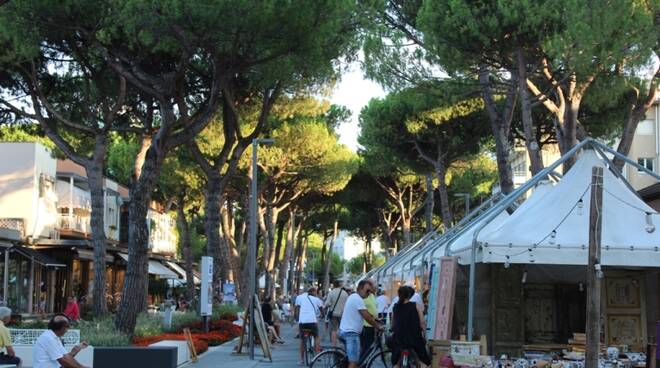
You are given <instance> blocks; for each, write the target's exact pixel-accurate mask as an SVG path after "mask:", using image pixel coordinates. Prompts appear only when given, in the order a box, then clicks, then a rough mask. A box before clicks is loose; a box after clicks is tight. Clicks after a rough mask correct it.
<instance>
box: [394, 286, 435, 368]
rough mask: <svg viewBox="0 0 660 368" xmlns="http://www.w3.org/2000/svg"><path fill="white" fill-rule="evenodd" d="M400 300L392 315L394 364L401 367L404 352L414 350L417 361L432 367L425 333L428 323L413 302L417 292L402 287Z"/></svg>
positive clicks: (408, 287)
mask: <svg viewBox="0 0 660 368" xmlns="http://www.w3.org/2000/svg"><path fill="white" fill-rule="evenodd" d="M398 294H399V300H398V301H397V303H396V304H395V305H394V308H393V310H394V311H393V313H392V331H393V334H392V341H393V344H392V345H393V346H390V348H391V349H392V364H393V365H394V366H395V367H398V366H399V364H398V363H399V358H400V357H401V352H402V351H403V350H412V351H414V352H415V355H416V357H417V359H418V360H419V361H420V362H421V363H423V364H425V365H431V358H430V356H429V353H428V351H427V350H426V341H425V340H424V333H425V331H426V323H425V321H424V315H423V314H422V312H421V311H420V310H419V308H418V307H417V305H416V304H417V303H415V302H413V301H412V297H413V295H414V294H415V290H414V289H413V288H411V287H410V286H402V287H400V288H399V290H398Z"/></svg>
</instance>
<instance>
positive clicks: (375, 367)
mask: <svg viewBox="0 0 660 368" xmlns="http://www.w3.org/2000/svg"><path fill="white" fill-rule="evenodd" d="M365 367H366V368H392V367H393V366H392V352H391V351H389V350H382V351H381V352H379V353H378V354H374V355H372V356H371V358H370V359H369V361H367V365H366V366H365Z"/></svg>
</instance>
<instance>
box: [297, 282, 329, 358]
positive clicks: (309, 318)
mask: <svg viewBox="0 0 660 368" xmlns="http://www.w3.org/2000/svg"><path fill="white" fill-rule="evenodd" d="M322 309H323V302H322V301H321V299H319V298H317V297H316V288H314V287H311V288H309V289H308V290H307V292H306V293H302V294H300V295H298V297H297V298H296V310H295V318H296V320H297V321H298V331H299V333H300V361H299V362H298V365H304V364H305V363H304V361H305V339H304V338H303V337H304V336H303V335H304V334H305V333H307V334H309V335H311V336H314V351H316V352H317V353H320V352H321V339H320V338H319V324H318V319H319V317H320V316H321V310H322Z"/></svg>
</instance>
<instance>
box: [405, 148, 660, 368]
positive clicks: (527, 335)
mask: <svg viewBox="0 0 660 368" xmlns="http://www.w3.org/2000/svg"><path fill="white" fill-rule="evenodd" d="M605 149H607V148H606V147H603V146H602V145H600V144H598V143H597V142H593V141H591V140H587V141H585V142H583V143H582V144H581V145H580V146H579V147H577V148H576V149H575V150H574V152H575V153H577V152H578V151H580V150H581V152H580V156H579V159H578V160H577V162H576V163H575V164H574V166H573V167H572V169H571V170H570V171H569V172H568V173H566V175H565V176H564V177H563V178H561V180H558V181H557V182H556V184H553V183H550V182H545V183H543V180H546V179H547V172H548V171H551V170H553V169H554V167H556V166H557V165H558V164H554V165H551V167H549V168H548V169H547V170H546V172H544V173H543V172H542V173H541V174H542V175H539V176H536V177H535V178H533V179H532V182H530V183H527V184H525V185H524V186H523V187H522V188H521V189H520V190H517V191H514V192H513V193H511V195H510V196H509V197H507V198H506V199H505V200H503V201H502V203H501V205H499V206H496V207H495V208H493V209H492V210H490V211H488V212H486V213H484V215H482V216H481V217H479V218H477V219H476V220H475V221H473V223H472V225H471V226H469V228H468V229H467V230H465V231H463V232H462V234H460V235H458V236H457V237H456V238H454V239H452V240H451V241H449V242H446V244H444V245H442V246H440V247H438V248H437V249H435V250H434V252H433V253H432V256H431V257H432V260H433V261H434V263H435V265H436V266H437V265H438V258H439V257H440V256H443V255H450V256H454V257H456V260H457V261H458V264H459V265H460V266H459V267H458V271H456V279H457V280H456V282H457V286H456V292H455V294H454V295H453V297H454V301H455V306H456V307H455V314H454V319H453V323H452V334H451V337H452V338H458V337H459V336H460V335H465V334H468V336H467V339H468V340H469V339H470V338H472V339H475V340H479V337H480V336H483V337H484V340H485V342H486V345H487V346H488V348H487V351H485V352H483V351H482V353H484V354H485V353H488V354H490V355H495V356H498V357H499V356H500V354H509V356H513V357H520V358H525V357H527V358H529V359H527V360H526V362H527V363H526V364H530V365H535V364H532V360H534V359H535V360H536V361H539V360H542V361H546V362H547V363H548V364H551V361H553V360H554V361H558V359H564V358H566V359H569V358H570V359H575V360H577V361H579V360H580V359H581V358H582V357H583V353H584V332H585V331H584V328H585V327H584V326H585V311H586V307H585V302H586V292H585V291H584V290H585V288H584V284H585V273H586V264H587V251H588V224H589V206H590V190H591V185H590V184H591V182H590V179H591V169H592V167H594V166H600V167H604V168H605V170H604V172H605V174H604V178H603V206H602V213H601V216H602V223H603V226H602V228H603V232H602V246H601V252H602V258H601V266H602V270H603V277H604V282H603V285H604V287H603V303H602V311H603V331H604V334H603V341H602V348H603V350H605V349H606V348H607V347H610V348H616V349H618V351H619V352H622V353H623V352H626V354H628V355H621V358H622V359H623V358H626V357H627V358H628V360H627V363H626V364H630V365H636V364H638V361H639V360H642V359H641V358H642V357H643V353H644V352H645V351H646V346H647V341H648V337H649V336H653V335H654V334H655V327H654V325H655V321H656V320H657V318H658V316H657V313H656V310H657V307H658V300H657V295H658V269H657V267H660V251H659V246H660V231H656V229H655V224H656V223H657V222H658V221H660V219H659V218H658V214H657V212H656V211H655V210H653V209H652V208H650V207H649V206H647V205H646V204H645V203H644V202H643V201H642V200H641V199H640V198H639V197H638V196H637V194H636V193H635V192H634V191H633V190H632V189H631V188H630V187H629V185H628V184H627V182H626V181H625V179H623V178H622V177H620V176H618V175H617V174H616V173H615V172H614V171H611V170H609V167H610V162H609V159H608V158H607V156H605V155H604V154H603V153H602V151H601V150H605ZM643 169H644V168H641V169H640V170H643ZM653 176H654V177H657V175H655V174H653ZM534 187H536V189H535V192H534V193H533V194H532V195H531V196H530V197H529V198H528V199H527V200H526V201H525V202H523V203H522V205H520V206H519V207H518V208H515V209H514V208H513V207H512V205H513V204H514V203H515V201H516V200H517V199H519V198H524V197H525V196H526V192H528V191H529V190H530V189H532V188H534ZM473 255H474V257H473ZM412 264H413V265H414V264H415V262H413V263H412ZM422 264H423V263H422ZM433 282H438V283H441V282H440V280H434V279H432V283H433ZM432 290H433V289H432ZM436 297H437V291H436V294H434V293H433V292H432V295H431V297H430V299H431V303H433V300H434V299H435V298H436ZM470 305H471V306H472V310H471V311H470V310H469V309H468V306H470ZM466 310H467V311H468V312H471V313H466ZM430 322H432V325H433V326H432V328H434V327H435V325H437V321H432V320H431V321H430ZM471 324H472V325H473V326H474V328H473V329H470V325H471ZM469 331H472V335H471V336H470V335H469ZM557 353H559V354H561V355H557ZM611 358H614V357H611ZM607 359H608V358H607V356H605V355H604V356H603V362H607ZM491 363H492V362H491ZM520 364H522V362H521V363H520ZM555 364H556V362H555ZM562 364H563V363H562Z"/></svg>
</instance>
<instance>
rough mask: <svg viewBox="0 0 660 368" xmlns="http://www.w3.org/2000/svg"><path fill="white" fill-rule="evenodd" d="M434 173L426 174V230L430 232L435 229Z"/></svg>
mask: <svg viewBox="0 0 660 368" xmlns="http://www.w3.org/2000/svg"><path fill="white" fill-rule="evenodd" d="M433 192H434V189H433V175H432V174H427V175H426V216H425V217H426V232H427V233H430V232H431V231H433V205H434V198H433Z"/></svg>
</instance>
